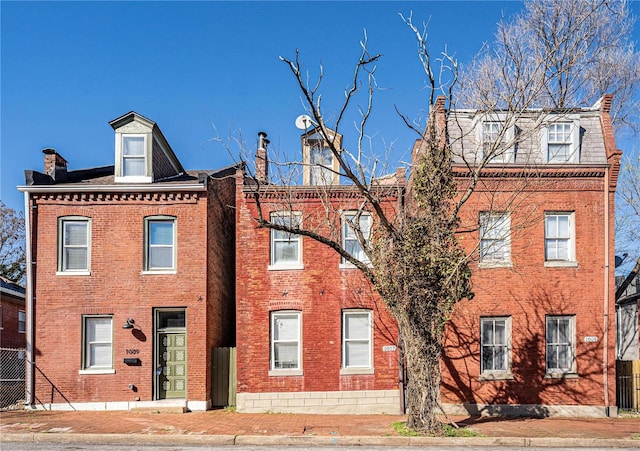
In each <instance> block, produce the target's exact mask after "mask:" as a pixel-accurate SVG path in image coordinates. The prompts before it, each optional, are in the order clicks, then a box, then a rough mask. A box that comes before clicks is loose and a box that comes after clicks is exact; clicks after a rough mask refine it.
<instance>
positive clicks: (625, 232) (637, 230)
mask: <svg viewBox="0 0 640 451" xmlns="http://www.w3.org/2000/svg"><path fill="white" fill-rule="evenodd" d="M617 194H618V202H617V204H616V252H617V253H618V254H620V256H621V257H622V256H624V257H622V258H623V262H622V263H623V266H622V268H626V267H627V266H626V265H624V263H628V264H629V265H632V264H633V262H634V261H636V260H637V259H639V258H640V155H636V156H631V157H628V158H626V159H625V161H624V163H623V165H622V169H621V171H620V179H619V181H618V189H617ZM625 275H626V274H625Z"/></svg>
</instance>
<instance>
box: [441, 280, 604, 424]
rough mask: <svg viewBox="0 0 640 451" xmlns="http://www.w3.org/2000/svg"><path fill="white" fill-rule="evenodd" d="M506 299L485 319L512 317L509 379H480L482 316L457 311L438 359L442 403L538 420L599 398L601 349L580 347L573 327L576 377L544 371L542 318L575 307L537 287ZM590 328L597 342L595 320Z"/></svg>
mask: <svg viewBox="0 0 640 451" xmlns="http://www.w3.org/2000/svg"><path fill="white" fill-rule="evenodd" d="M509 298H510V299H509V300H508V301H507V300H506V299H505V301H504V302H506V304H504V308H503V309H502V312H500V311H499V310H495V311H494V312H492V313H491V315H486V316H496V317H499V316H508V315H506V313H505V312H507V311H510V312H511V313H512V314H511V315H510V317H511V372H512V377H510V378H508V379H507V378H504V379H494V380H490V379H489V378H486V379H482V378H481V376H480V367H481V362H480V317H479V315H478V314H477V312H476V313H475V316H472V315H473V314H465V313H463V312H462V310H463V309H458V312H457V314H456V313H455V312H454V315H453V320H452V321H450V322H449V323H448V324H447V341H446V343H445V347H444V351H443V359H442V362H443V365H444V366H445V368H446V370H447V371H445V372H444V374H443V381H442V388H443V392H444V396H443V400H444V402H453V403H460V404H465V408H466V409H467V411H468V412H469V414H470V415H510V416H528V417H539V418H542V417H547V416H549V415H550V411H549V409H548V408H547V407H545V405H551V404H561V405H572V404H576V405H584V404H592V403H593V402H594V401H596V400H597V399H601V398H602V396H603V389H602V372H603V371H602V344H601V343H600V342H594V343H587V342H581V341H580V340H579V339H578V337H577V336H576V334H575V326H574V334H573V336H574V340H575V342H574V343H575V356H574V361H575V369H576V371H575V373H569V374H564V375H554V376H553V377H550V375H549V374H547V371H546V339H545V329H546V316H547V315H567V316H572V315H575V313H576V312H575V310H574V309H575V304H573V305H572V306H571V307H568V304H567V302H566V299H564V297H563V296H562V295H560V294H556V293H553V294H551V293H549V292H548V291H546V290H544V289H541V288H534V289H532V290H531V291H530V292H529V294H528V295H527V296H521V295H519V294H514V293H513V292H510V293H509ZM514 307H515V308H514ZM483 316H484V315H483ZM580 320H582V321H584V318H578V319H577V321H580ZM590 327H592V328H598V330H594V332H595V333H592V335H597V336H598V338H599V340H600V341H601V340H602V337H603V330H602V325H597V322H596V321H594V323H593V324H591V326H590ZM591 330H593V329H591ZM447 373H448V374H447ZM476 406H478V407H476ZM516 407H518V408H517V409H516Z"/></svg>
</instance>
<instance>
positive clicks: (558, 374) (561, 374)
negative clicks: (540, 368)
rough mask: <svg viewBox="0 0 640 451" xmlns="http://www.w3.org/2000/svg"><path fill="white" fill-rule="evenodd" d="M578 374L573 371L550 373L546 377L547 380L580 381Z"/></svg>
mask: <svg viewBox="0 0 640 451" xmlns="http://www.w3.org/2000/svg"><path fill="white" fill-rule="evenodd" d="M578 377H580V376H578V373H576V372H573V371H566V372H555V371H554V372H550V373H547V374H545V375H544V378H545V379H578Z"/></svg>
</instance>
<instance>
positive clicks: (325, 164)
mask: <svg viewBox="0 0 640 451" xmlns="http://www.w3.org/2000/svg"><path fill="white" fill-rule="evenodd" d="M332 146H333V147H334V148H335V149H336V150H338V151H339V150H340V149H341V148H342V135H341V134H340V133H336V132H334V131H333V130H329V129H325V130H324V133H323V132H322V130H320V128H319V127H315V128H313V129H311V130H309V131H308V132H306V133H304V134H303V135H302V160H303V163H304V166H303V173H302V184H303V185H316V186H318V185H337V184H339V183H340V175H339V171H340V167H339V164H338V159H337V158H336V157H335V155H334V154H333V152H332V151H331V147H332Z"/></svg>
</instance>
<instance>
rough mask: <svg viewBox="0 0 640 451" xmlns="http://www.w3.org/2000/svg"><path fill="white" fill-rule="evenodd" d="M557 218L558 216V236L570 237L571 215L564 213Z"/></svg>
mask: <svg viewBox="0 0 640 451" xmlns="http://www.w3.org/2000/svg"><path fill="white" fill-rule="evenodd" d="M557 218H558V237H560V238H568V237H569V216H566V215H562V216H557Z"/></svg>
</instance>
